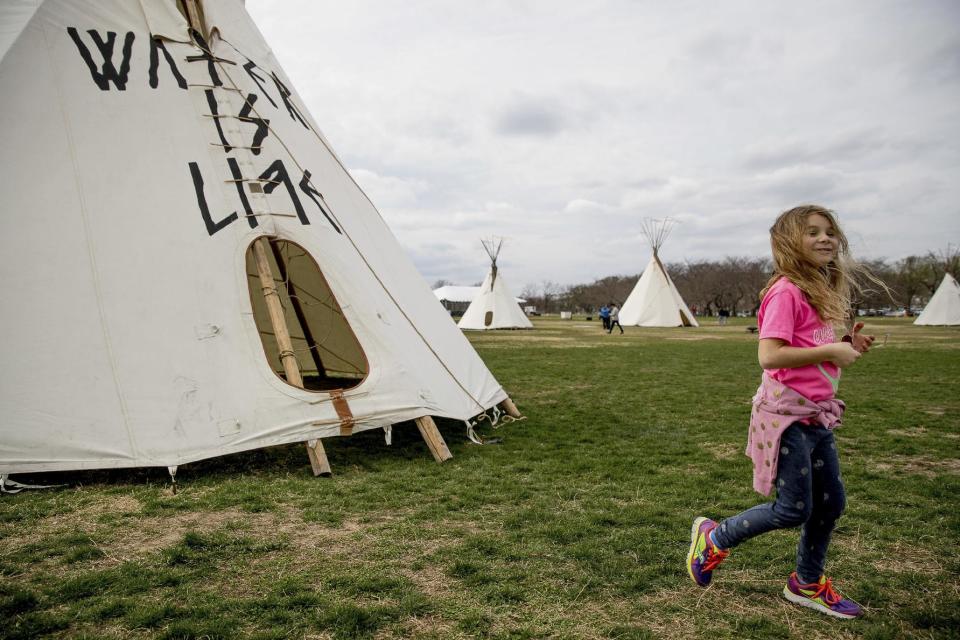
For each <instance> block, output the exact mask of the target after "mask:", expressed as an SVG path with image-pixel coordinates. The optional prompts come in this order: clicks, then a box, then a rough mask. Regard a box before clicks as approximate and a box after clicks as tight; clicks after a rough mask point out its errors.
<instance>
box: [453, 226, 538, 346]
mask: <svg viewBox="0 0 960 640" xmlns="http://www.w3.org/2000/svg"><path fill="white" fill-rule="evenodd" d="M480 242H481V243H483V248H484V250H485V251H486V252H487V255H488V256H490V271H489V272H488V273H487V277H486V278H485V279H484V281H483V284H482V285H480V293H479V294H477V297H476V298H474V299H473V302H471V303H470V306H469V307H467V310H466V311H464V312H463V317H462V318H460V322H458V323H457V326H458V327H460V328H461V329H464V330H467V331H485V330H488V329H532V328H533V325H532V324H530V319H529V318H527V315H526V314H525V313H524V312H523V309H521V308H520V305H519V304H517V300H516V298H514V296H513V294H512V293H510V287H508V286H507V283H506V282H505V281H504V279H503V276H502V275H501V274H500V271H499V269H498V267H497V258H498V257H499V256H500V250H501V249H502V248H503V238H491V239H490V240H481V241H480Z"/></svg>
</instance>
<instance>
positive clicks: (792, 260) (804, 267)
mask: <svg viewBox="0 0 960 640" xmlns="http://www.w3.org/2000/svg"><path fill="white" fill-rule="evenodd" d="M814 214H819V215H821V216H823V217H824V218H826V219H827V220H828V221H829V222H830V225H831V226H832V227H833V231H834V237H835V238H836V239H837V241H838V247H837V257H836V259H834V260H832V261H831V262H830V263H829V264H828V265H826V266H825V267H820V266H818V265H816V264H815V263H814V262H812V261H811V260H810V259H809V258H807V256H806V255H805V253H804V251H803V235H804V233H806V231H807V226H808V225H807V219H808V218H809V217H810V216H812V215H814ZM770 247H771V249H772V251H773V276H771V278H770V280H768V281H767V285H766V286H765V287H764V288H763V291H761V292H760V298H761V299H763V296H764V295H766V293H767V291H769V290H770V287H772V286H773V283H774V282H776V281H777V280H779V279H780V278H786V279H788V280H789V281H790V282H792V283H793V284H795V285H796V286H797V288H798V289H800V290H801V291H803V293H804V294H806V296H807V300H808V301H809V302H810V305H811V306H812V307H813V308H814V309H816V311H817V313H818V314H819V316H820V319H821V320H823V321H824V322H827V323H830V324H833V325H835V326H845V327H849V325H850V324H851V319H852V315H851V311H852V303H851V297H852V295H853V294H854V293H862V292H864V291H865V290H866V287H865V285H866V284H867V283H873V284H877V285H879V286H880V287H882V288H883V289H884V290H887V287H886V285H884V284H883V282H882V281H880V280H879V279H878V278H877V277H876V276H874V275H873V274H872V273H870V271H869V270H868V269H867V268H866V267H865V266H863V265H861V264H860V263H858V262H857V261H856V260H854V259H853V256H851V255H850V244H849V243H848V242H847V236H845V235H844V233H843V231H842V230H841V229H840V225H839V224H837V219H836V216H835V215H834V213H833V211H831V210H830V209H827V208H825V207H821V206H819V205H815V204H805V205H800V206H799V207H794V208H793V209H790V210H788V211H784V212H783V213H781V214H780V216H779V217H778V218H777V220H776V222H774V223H773V226H772V227H770Z"/></svg>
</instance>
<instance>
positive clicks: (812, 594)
mask: <svg viewBox="0 0 960 640" xmlns="http://www.w3.org/2000/svg"><path fill="white" fill-rule="evenodd" d="M783 597H784V598H786V599H787V600H789V601H790V602H793V603H796V604H799V605H800V606H801V607H810V608H811V609H814V610H816V611H819V612H820V613H825V614H827V615H828V616H833V617H834V618H842V619H844V620H852V619H853V618H859V617H860V616H862V615H863V607H861V606H860V605H859V604H857V603H856V602H854V601H853V600H851V599H849V598H845V597H844V596H843V594H842V593H840V592H839V591H837V590H836V589H834V588H833V581H832V580H831V579H830V578H827V577H825V576H820V580H819V582H810V583H806V584H804V583H803V582H800V579H799V578H798V577H797V572H796V571H794V572H793V573H791V574H790V578H789V579H788V580H787V585H786V586H785V587H784V588H783Z"/></svg>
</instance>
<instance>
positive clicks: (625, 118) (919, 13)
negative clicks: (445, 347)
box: [246, 0, 960, 294]
mask: <svg viewBox="0 0 960 640" xmlns="http://www.w3.org/2000/svg"><path fill="white" fill-rule="evenodd" d="M246 4H247V7H248V10H249V11H250V13H251V14H252V15H253V18H254V20H255V21H256V22H257V23H258V25H259V27H260V29H261V31H262V32H263V34H264V36H265V37H266V39H267V42H268V43H269V44H270V45H271V47H272V48H273V50H274V52H275V53H276V55H277V57H278V59H279V60H280V64H281V65H282V66H283V67H284V70H285V71H286V72H287V75H288V76H289V77H290V78H291V80H292V82H293V84H294V85H295V86H296V88H297V91H298V92H299V93H300V95H301V96H302V97H303V99H304V101H305V102H306V106H307V108H308V109H309V110H310V111H311V113H312V114H313V116H314V117H315V119H316V121H317V122H318V123H319V125H320V127H321V129H322V131H323V133H324V134H325V135H326V137H327V138H328V139H329V140H330V142H331V144H332V146H333V148H334V149H335V150H336V151H337V153H338V154H339V155H340V157H341V158H342V159H343V160H344V162H345V164H346V165H347V167H348V168H349V170H350V171H351V173H352V174H353V175H354V177H355V178H356V179H357V181H358V182H359V183H360V185H361V186H362V187H363V188H364V190H365V191H366V192H367V193H368V194H369V196H370V197H371V199H372V200H373V202H374V204H376V206H377V208H378V209H379V210H380V212H381V213H382V215H383V217H384V218H385V219H386V221H387V223H388V224H389V225H390V227H391V229H392V230H393V233H394V234H395V235H396V236H397V238H398V240H399V241H400V244H401V245H402V246H403V247H404V249H405V250H406V251H407V252H408V254H409V255H410V256H411V258H412V259H413V261H414V263H415V264H416V265H417V267H418V269H419V270H420V272H421V273H422V274H423V276H424V278H425V279H426V280H427V281H428V283H431V284H432V283H433V282H434V281H436V280H438V279H441V278H443V279H446V280H450V281H452V282H454V283H456V284H473V283H477V282H479V281H480V280H482V279H483V276H484V274H485V272H486V268H487V262H488V261H487V258H486V255H485V254H484V252H483V248H482V247H481V245H480V239H481V238H483V237H489V236H491V235H497V236H503V237H505V238H506V243H505V244H504V249H503V254H502V256H501V260H500V265H501V268H502V269H503V273H504V275H505V277H506V279H507V281H508V282H510V284H511V286H512V287H513V288H514V289H516V292H515V293H517V294H519V292H520V290H522V289H523V288H524V286H525V285H527V284H532V283H540V282H542V281H544V280H550V281H554V282H557V283H560V284H574V283H578V282H588V281H591V280H593V279H595V278H599V277H603V276H607V275H614V274H635V273H638V272H639V271H640V270H641V269H643V267H644V266H645V264H646V262H647V260H649V257H650V249H649V246H648V244H647V242H646V240H645V239H644V238H643V236H642V235H641V233H640V226H641V223H642V221H643V218H644V217H654V218H662V217H670V218H674V219H676V220H678V221H679V222H680V223H679V224H678V225H677V226H676V227H675V229H674V231H673V233H672V235H671V236H670V238H669V239H668V240H667V242H666V244H665V245H664V247H663V249H662V251H661V255H662V257H663V259H664V260H665V261H667V262H679V261H684V260H698V259H720V258H723V257H724V256H728V255H736V256H741V255H745V256H765V255H767V254H768V252H769V249H768V244H767V229H768V228H769V226H770V224H771V223H772V221H773V219H774V218H775V217H776V215H777V214H778V213H779V212H781V211H783V210H785V209H787V208H790V207H792V206H794V205H796V204H800V203H804V202H816V203H819V204H823V205H825V206H828V207H830V208H832V209H834V210H836V211H837V213H838V215H839V217H840V220H841V224H842V225H843V227H844V230H845V231H846V232H847V234H848V236H849V237H850V239H851V242H852V245H853V249H854V252H855V254H856V255H858V256H860V257H871V258H879V257H885V258H890V259H897V258H901V257H904V256H906V255H910V254H917V253H926V252H927V251H937V250H942V249H945V248H946V247H947V244H948V243H952V244H953V245H958V244H960V171H958V170H960V117H958V116H960V109H958V105H960V2H956V1H954V0H943V1H941V2H934V1H923V0H911V1H896V2H894V1H885V0H862V1H847V2H803V3H798V2H791V3H783V2H761V1H759V0H757V1H755V2H728V1H725V2H706V1H703V2H681V1H671V2H654V1H653V0H649V1H648V0H608V1H603V0H600V1H589V0H581V1H577V2H573V1H562V0H542V1H540V0H509V1H500V0H486V1H484V2H468V1H467V0H447V1H439V0H437V1H433V0H407V1H405V2H394V1H390V0H351V1H350V2H341V1H338V2H328V1H326V0H323V1H320V0H247V3H246Z"/></svg>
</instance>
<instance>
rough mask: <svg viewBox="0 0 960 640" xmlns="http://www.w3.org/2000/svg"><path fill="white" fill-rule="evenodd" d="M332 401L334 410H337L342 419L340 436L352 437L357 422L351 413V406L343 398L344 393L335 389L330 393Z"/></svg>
mask: <svg viewBox="0 0 960 640" xmlns="http://www.w3.org/2000/svg"><path fill="white" fill-rule="evenodd" d="M330 399H331V400H333V408H334V409H336V411H337V416H338V417H339V418H340V435H342V436H348V435H350V434H351V433H353V425H354V424H355V422H354V419H353V412H352V411H350V405H349V404H347V399H346V398H344V397H343V391H342V390H341V389H334V390H333V391H331V392H330Z"/></svg>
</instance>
